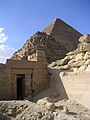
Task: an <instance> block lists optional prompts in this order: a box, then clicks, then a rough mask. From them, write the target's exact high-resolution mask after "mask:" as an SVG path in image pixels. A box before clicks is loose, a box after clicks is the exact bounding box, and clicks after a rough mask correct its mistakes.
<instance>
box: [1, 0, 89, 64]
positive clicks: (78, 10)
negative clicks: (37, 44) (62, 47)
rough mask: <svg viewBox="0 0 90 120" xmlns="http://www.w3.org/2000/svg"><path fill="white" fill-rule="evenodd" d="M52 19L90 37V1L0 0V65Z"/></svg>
mask: <svg viewBox="0 0 90 120" xmlns="http://www.w3.org/2000/svg"><path fill="white" fill-rule="evenodd" d="M55 18H60V19H62V20H63V21H64V22H66V23H67V24H69V25H71V26H72V27H74V28H75V29H76V30H78V31H79V32H81V33H82V34H86V33H89V34H90V0H0V62H3V61H5V59H6V58H9V57H10V56H11V55H12V53H13V52H14V51H15V50H17V49H19V48H20V47H22V45H23V44H24V43H25V41H26V40H27V39H28V38H29V37H30V36H31V35H33V34H34V33H35V32H36V31H42V30H43V29H44V28H45V27H46V26H47V25H48V24H49V23H50V22H51V21H53V20H54V19H55Z"/></svg>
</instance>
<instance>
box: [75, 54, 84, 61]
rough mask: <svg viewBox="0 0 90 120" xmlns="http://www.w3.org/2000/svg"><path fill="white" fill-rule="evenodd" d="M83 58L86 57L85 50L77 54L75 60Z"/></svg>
mask: <svg viewBox="0 0 90 120" xmlns="http://www.w3.org/2000/svg"><path fill="white" fill-rule="evenodd" d="M83 58H84V52H82V53H79V54H77V55H76V57H75V60H76V61H80V60H83Z"/></svg>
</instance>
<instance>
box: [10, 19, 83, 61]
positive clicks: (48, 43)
mask: <svg viewBox="0 0 90 120" xmlns="http://www.w3.org/2000/svg"><path fill="white" fill-rule="evenodd" d="M81 35H82V34H81V33H79V32H78V31H76V30H75V29H73V28H72V27H70V26H69V25H67V24H66V23H65V22H63V21H62V20H60V19H58V18H57V19H55V20H54V21H53V22H51V23H50V25H49V26H48V27H46V29H45V30H43V32H39V31H38V32H36V33H35V34H34V35H33V36H31V37H30V38H29V39H28V40H27V41H26V43H25V44H24V45H23V47H22V48H21V49H19V50H18V51H17V52H15V53H14V54H13V56H12V58H11V59H17V60H21V59H27V58H28V55H30V54H31V53H32V51H33V50H35V49H37V48H38V46H41V49H43V50H44V51H45V53H46V57H47V60H48V62H49V63H51V62H53V61H55V60H58V59H61V58H64V57H65V55H66V53H67V52H69V51H72V50H74V49H76V47H77V44H78V38H79V37H80V36H81ZM42 46H43V47H42ZM39 48H40V47H39Z"/></svg>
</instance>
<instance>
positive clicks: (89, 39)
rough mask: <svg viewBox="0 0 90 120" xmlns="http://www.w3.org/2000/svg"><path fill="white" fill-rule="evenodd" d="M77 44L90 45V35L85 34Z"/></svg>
mask: <svg viewBox="0 0 90 120" xmlns="http://www.w3.org/2000/svg"><path fill="white" fill-rule="evenodd" d="M79 42H81V43H90V35H88V34H86V35H84V36H81V37H80V38H79Z"/></svg>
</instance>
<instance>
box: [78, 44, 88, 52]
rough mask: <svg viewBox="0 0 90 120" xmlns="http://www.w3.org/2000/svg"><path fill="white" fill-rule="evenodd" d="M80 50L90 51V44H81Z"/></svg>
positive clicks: (79, 45)
mask: <svg viewBox="0 0 90 120" xmlns="http://www.w3.org/2000/svg"><path fill="white" fill-rule="evenodd" d="M78 50H80V51H90V43H80V44H78Z"/></svg>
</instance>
